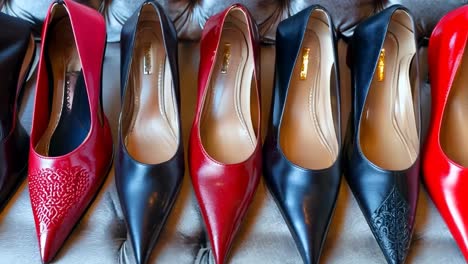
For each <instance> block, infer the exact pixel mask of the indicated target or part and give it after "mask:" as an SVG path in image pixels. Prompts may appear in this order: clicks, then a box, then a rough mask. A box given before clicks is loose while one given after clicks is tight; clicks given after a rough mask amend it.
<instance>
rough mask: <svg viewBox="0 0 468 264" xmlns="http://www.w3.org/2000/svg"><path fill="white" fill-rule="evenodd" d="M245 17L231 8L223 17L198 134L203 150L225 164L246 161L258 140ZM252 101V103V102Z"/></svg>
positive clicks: (250, 47) (251, 48)
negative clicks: (226, 15)
mask: <svg viewBox="0 0 468 264" xmlns="http://www.w3.org/2000/svg"><path fill="white" fill-rule="evenodd" d="M248 37H249V32H248V26H247V22H246V17H245V15H244V14H243V13H242V11H240V10H237V9H234V10H232V11H231V13H230V14H229V15H228V17H227V18H226V20H225V23H224V27H223V31H222V34H221V39H220V43H219V48H218V52H217V54H215V64H214V66H213V71H212V72H211V78H210V79H211V80H210V83H209V84H208V87H207V90H206V94H205V100H204V105H203V108H202V115H201V120H200V136H201V141H202V144H203V146H204V149H205V151H206V152H207V153H208V155H210V156H211V157H212V158H213V159H215V160H217V161H218V162H222V163H225V164H234V163H239V162H242V161H244V160H246V159H247V158H248V157H250V156H251V154H252V153H253V151H254V150H255V147H256V143H257V136H258V135H256V127H255V126H256V124H254V123H253V122H252V120H254V122H256V120H257V119H256V117H257V116H258V113H256V110H257V95H256V87H255V85H256V84H255V81H254V79H253V70H254V65H255V64H254V58H253V47H252V45H251V44H249V41H248ZM251 104H252V105H251Z"/></svg>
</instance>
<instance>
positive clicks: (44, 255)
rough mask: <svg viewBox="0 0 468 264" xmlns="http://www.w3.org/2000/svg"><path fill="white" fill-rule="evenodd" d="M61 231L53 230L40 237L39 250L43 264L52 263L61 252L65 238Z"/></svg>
mask: <svg viewBox="0 0 468 264" xmlns="http://www.w3.org/2000/svg"><path fill="white" fill-rule="evenodd" d="M61 234H63V233H62V232H61V231H59V230H55V229H51V230H49V231H46V232H44V233H42V234H41V235H40V236H39V250H40V253H41V259H42V263H44V264H46V263H50V262H52V260H53V259H54V257H55V255H57V253H58V251H59V250H60V248H61V246H62V243H63V241H64V240H65V237H63V235H61Z"/></svg>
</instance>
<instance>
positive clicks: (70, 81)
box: [65, 72, 79, 111]
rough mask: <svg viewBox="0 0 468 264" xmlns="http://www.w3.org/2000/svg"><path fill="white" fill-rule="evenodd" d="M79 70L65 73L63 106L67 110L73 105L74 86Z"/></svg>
mask: <svg viewBox="0 0 468 264" xmlns="http://www.w3.org/2000/svg"><path fill="white" fill-rule="evenodd" d="M78 74H79V72H67V73H66V74H65V107H66V109H67V111H71V109H72V106H73V94H74V87H75V86H76V80H77V77H78Z"/></svg>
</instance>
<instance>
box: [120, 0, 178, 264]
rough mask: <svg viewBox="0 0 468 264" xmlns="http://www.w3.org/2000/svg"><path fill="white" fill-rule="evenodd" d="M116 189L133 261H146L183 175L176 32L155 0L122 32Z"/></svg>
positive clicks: (140, 11)
mask: <svg viewBox="0 0 468 264" xmlns="http://www.w3.org/2000/svg"><path fill="white" fill-rule="evenodd" d="M121 45H122V46H121V52H122V54H121V57H122V68H121V76H122V78H121V80H122V83H121V87H122V96H123V97H122V112H121V115H120V125H119V147H118V151H117V159H116V165H115V169H116V171H115V173H116V174H115V176H116V185H117V191H118V194H119V197H120V202H121V205H122V209H123V212H124V216H125V220H126V223H127V227H128V230H129V234H130V239H131V242H132V245H133V249H134V252H135V257H136V261H137V263H147V261H148V259H149V257H150V256H151V251H152V249H153V247H154V245H155V243H156V241H157V239H158V236H159V233H160V232H161V229H162V227H163V225H164V223H165V220H166V218H167V216H168V215H169V212H170V211H171V208H172V206H173V204H174V201H175V199H176V196H177V194H178V192H179V189H180V186H181V183H182V179H183V175H184V153H183V146H182V137H181V136H182V131H181V124H180V114H179V113H180V107H179V105H180V95H179V72H178V64H177V35H176V31H175V28H174V26H173V25H172V23H171V21H170V20H169V18H168V17H167V16H166V15H165V14H164V11H163V9H162V7H161V6H160V5H159V4H158V3H156V2H154V1H146V2H145V3H144V4H143V5H142V6H141V8H140V9H139V10H137V11H136V12H135V14H134V15H133V16H132V17H131V18H129V20H128V21H127V22H126V24H125V25H124V27H123V29H122V34H121Z"/></svg>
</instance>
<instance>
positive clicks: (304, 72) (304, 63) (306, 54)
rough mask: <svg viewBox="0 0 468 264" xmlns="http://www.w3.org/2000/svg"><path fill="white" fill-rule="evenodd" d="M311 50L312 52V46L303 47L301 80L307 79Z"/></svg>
mask: <svg viewBox="0 0 468 264" xmlns="http://www.w3.org/2000/svg"><path fill="white" fill-rule="evenodd" d="M309 52H310V48H303V49H302V65H301V73H300V78H301V80H305V79H307V69H308V67H309Z"/></svg>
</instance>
